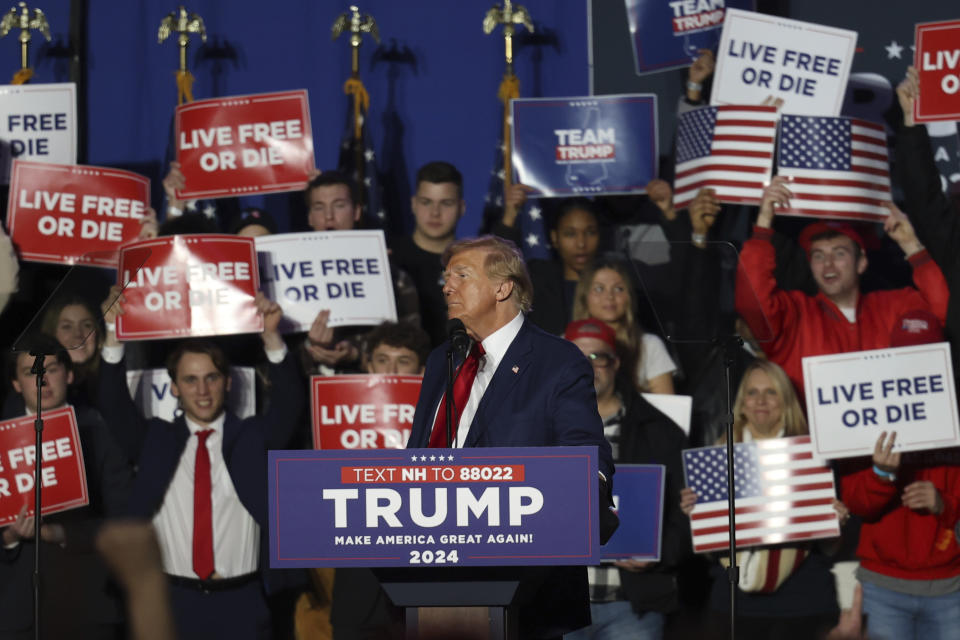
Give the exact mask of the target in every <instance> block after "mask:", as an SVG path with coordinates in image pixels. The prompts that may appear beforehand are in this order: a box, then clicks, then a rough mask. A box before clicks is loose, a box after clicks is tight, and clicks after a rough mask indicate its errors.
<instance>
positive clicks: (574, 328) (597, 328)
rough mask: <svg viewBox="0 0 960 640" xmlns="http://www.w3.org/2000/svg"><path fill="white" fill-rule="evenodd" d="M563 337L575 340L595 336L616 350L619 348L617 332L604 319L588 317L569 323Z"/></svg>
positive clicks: (571, 340)
mask: <svg viewBox="0 0 960 640" xmlns="http://www.w3.org/2000/svg"><path fill="white" fill-rule="evenodd" d="M563 337H564V338H566V339H567V340H569V341H570V342H573V341H574V340H576V339H577V338H595V339H597V340H602V341H603V342H605V343H606V344H607V346H608V347H610V349H611V350H612V351H614V352H616V350H617V332H616V331H614V330H613V328H612V327H611V326H610V325H608V324H607V323H606V322H604V321H603V320H597V319H596V318H587V319H585V320H577V321H575V322H571V323H570V324H568V325H567V330H566V331H564V332H563Z"/></svg>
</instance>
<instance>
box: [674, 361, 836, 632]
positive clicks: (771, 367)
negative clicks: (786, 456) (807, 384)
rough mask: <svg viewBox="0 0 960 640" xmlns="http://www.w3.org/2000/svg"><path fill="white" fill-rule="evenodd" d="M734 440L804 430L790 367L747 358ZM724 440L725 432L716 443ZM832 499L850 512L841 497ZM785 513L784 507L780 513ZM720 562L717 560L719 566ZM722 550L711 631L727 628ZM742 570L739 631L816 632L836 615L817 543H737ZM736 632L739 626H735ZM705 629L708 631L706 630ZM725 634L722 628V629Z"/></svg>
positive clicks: (685, 496) (688, 503)
mask: <svg viewBox="0 0 960 640" xmlns="http://www.w3.org/2000/svg"><path fill="white" fill-rule="evenodd" d="M733 416H734V418H733V438H734V442H751V441H755V440H765V439H768V438H787V437H791V436H799V435H805V434H806V433H807V421H806V419H805V418H804V415H803V411H802V409H801V408H800V402H799V400H798V399H797V394H796V392H795V391H794V389H793V385H792V384H791V383H790V380H789V378H787V374H786V373H784V371H783V369H781V368H780V367H779V366H777V365H776V364H774V363H773V362H770V361H769V360H756V361H754V362H752V363H751V364H750V365H749V366H747V369H746V371H745V372H744V374H743V378H742V379H741V381H740V387H739V388H738V389H737V397H736V400H735V401H734V406H733ZM723 442H726V434H723V436H721V438H720V439H719V442H718V444H719V443H723ZM696 502H697V495H696V494H695V493H694V492H693V490H691V489H689V488H684V489H682V490H681V492H680V508H681V509H682V510H683V512H684V513H686V514H687V515H688V516H689V515H690V514H691V513H692V512H693V508H694V506H695V505H696ZM834 507H835V508H836V509H837V511H838V512H839V513H840V514H841V515H840V518H841V522H844V521H845V519H846V518H847V517H849V516H848V515H847V512H846V508H845V507H843V505H842V504H840V503H839V502H836V501H835V502H834ZM784 515H789V514H784ZM721 565H722V566H721ZM727 566H729V561H728V560H727V557H726V556H724V557H722V558H721V560H720V565H714V566H713V567H712V568H711V573H712V574H713V578H714V581H713V586H712V588H711V594H710V609H711V611H710V622H711V628H712V629H713V630H714V632H720V633H722V632H725V631H726V625H725V621H726V620H727V618H728V616H729V615H730V583H729V580H728V578H727V575H726V572H725V567H727ZM737 566H738V568H739V570H740V575H739V582H738V588H737V627H738V631H739V632H740V633H742V634H743V636H742V637H744V638H752V639H753V638H756V639H761V640H762V639H764V638H770V639H774V638H775V639H776V640H781V639H785V638H797V639H798V640H801V639H807V638H820V637H823V635H824V634H825V633H826V632H827V631H828V630H829V629H830V628H831V627H833V625H834V624H836V621H837V617H838V615H839V609H838V607H837V596H836V587H835V585H834V579H833V574H831V572H830V566H831V562H830V560H829V558H828V557H827V556H826V555H825V554H824V553H822V552H821V551H820V548H819V545H818V544H817V543H800V544H793V545H789V544H782V545H770V546H763V547H750V548H747V549H742V550H738V551H737ZM738 635H739V634H738ZM708 637H713V636H711V635H709V634H708ZM723 637H726V636H723Z"/></svg>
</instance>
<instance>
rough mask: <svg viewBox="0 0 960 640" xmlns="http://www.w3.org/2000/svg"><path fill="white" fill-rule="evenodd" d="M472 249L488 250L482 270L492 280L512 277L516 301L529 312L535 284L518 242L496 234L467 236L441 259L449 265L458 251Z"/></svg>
mask: <svg viewBox="0 0 960 640" xmlns="http://www.w3.org/2000/svg"><path fill="white" fill-rule="evenodd" d="M471 249H482V250H483V251H485V252H486V256H485V257H484V259H483V269H484V271H485V272H486V274H487V277H488V278H490V279H491V280H509V281H510V282H512V283H513V294H511V297H512V298H513V301H514V304H516V305H517V307H518V308H519V309H520V311H523V312H524V313H527V312H529V311H530V309H532V308H533V283H532V282H531V281H530V274H529V273H527V265H526V263H525V262H524V261H523V254H521V253H520V250H519V249H517V245H515V244H513V243H512V242H510V241H509V240H505V239H503V238H499V237H497V236H480V237H478V238H464V239H463V240H458V241H457V242H454V243H453V244H451V245H450V246H449V247H447V249H446V251H444V252H443V255H442V256H441V257H440V262H441V264H443V267H444V268H446V266H447V263H449V262H450V260H451V259H452V258H453V256H455V255H457V254H458V253H463V252H464V251H469V250H471Z"/></svg>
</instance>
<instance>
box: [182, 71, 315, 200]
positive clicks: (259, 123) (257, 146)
mask: <svg viewBox="0 0 960 640" xmlns="http://www.w3.org/2000/svg"><path fill="white" fill-rule="evenodd" d="M176 141H177V161H178V162H179V163H180V170H181V171H182V172H183V176H184V179H185V181H186V188H185V189H184V190H182V191H178V192H177V197H178V198H181V199H188V198H223V197H227V196H235V195H249V194H253V193H276V192H280V191H298V190H300V189H303V188H304V186H306V183H307V181H308V176H309V172H310V171H311V170H313V168H314V159H313V130H312V128H311V125H310V105H309V104H308V102H307V92H306V90H304V89H301V90H299V91H283V92H280V93H262V94H258V95H251V96H235V97H232V98H222V99H215V100H199V101H197V102H191V103H189V104H185V105H181V106H179V107H177V112H176Z"/></svg>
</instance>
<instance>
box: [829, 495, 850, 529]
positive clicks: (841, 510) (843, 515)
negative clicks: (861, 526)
mask: <svg viewBox="0 0 960 640" xmlns="http://www.w3.org/2000/svg"><path fill="white" fill-rule="evenodd" d="M833 510H834V511H836V512H837V520H839V521H840V526H841V527H842V526H843V525H845V524H847V520H849V519H850V509H847V505H845V504H843V503H842V502H840V501H839V500H837V499H836V498H834V499H833Z"/></svg>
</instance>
